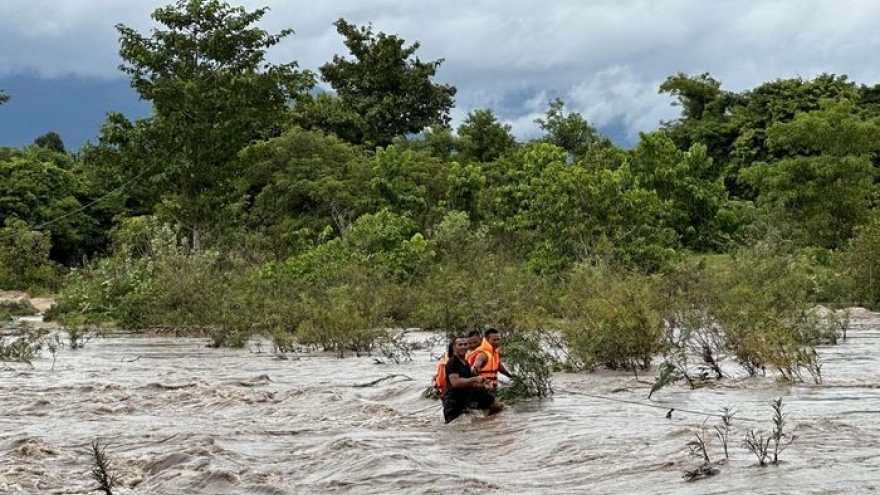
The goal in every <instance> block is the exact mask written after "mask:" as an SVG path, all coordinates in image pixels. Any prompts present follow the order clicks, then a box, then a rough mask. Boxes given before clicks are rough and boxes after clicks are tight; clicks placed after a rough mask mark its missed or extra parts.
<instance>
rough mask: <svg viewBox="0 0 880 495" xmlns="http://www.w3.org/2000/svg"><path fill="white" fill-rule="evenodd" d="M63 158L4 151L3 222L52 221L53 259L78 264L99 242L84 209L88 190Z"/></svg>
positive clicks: (0, 167)
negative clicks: (78, 260)
mask: <svg viewBox="0 0 880 495" xmlns="http://www.w3.org/2000/svg"><path fill="white" fill-rule="evenodd" d="M78 172H79V171H78V170H77V167H76V164H75V163H74V162H73V159H72V158H71V157H70V156H68V155H67V154H64V153H57V152H55V151H52V150H49V149H46V148H41V147H29V148H25V149H22V150H12V149H2V150H0V221H5V220H6V219H8V218H10V217H17V218H19V219H21V220H23V221H25V222H27V223H28V224H30V225H41V224H44V223H47V222H51V223H50V224H49V225H47V226H46V230H47V231H48V232H49V233H50V235H51V241H52V242H51V244H50V249H51V255H52V259H54V260H57V261H61V262H68V261H71V259H74V260H75V259H76V258H77V257H78V256H81V255H82V254H83V253H84V252H85V251H87V250H88V249H89V248H90V247H92V246H93V245H94V244H93V243H94V242H95V239H94V237H93V236H94V235H95V232H94V231H93V228H94V220H93V219H92V218H90V217H89V216H87V215H86V214H85V213H74V212H76V211H78V210H80V209H81V207H82V204H81V203H82V202H81V199H83V198H84V197H85V196H86V194H87V192H88V185H87V184H86V182H85V181H84V180H83V177H82V176H81V174H79V173H78Z"/></svg>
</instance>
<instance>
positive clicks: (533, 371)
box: [498, 331, 557, 404]
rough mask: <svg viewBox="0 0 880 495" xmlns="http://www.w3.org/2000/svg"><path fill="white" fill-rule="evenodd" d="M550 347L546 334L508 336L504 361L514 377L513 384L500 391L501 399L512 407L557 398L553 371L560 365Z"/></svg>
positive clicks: (515, 334) (531, 333)
mask: <svg viewBox="0 0 880 495" xmlns="http://www.w3.org/2000/svg"><path fill="white" fill-rule="evenodd" d="M546 346H547V345H546V342H545V339H544V337H543V334H542V333H541V332H538V331H520V332H512V333H507V334H505V337H504V342H503V344H502V352H503V353H504V357H503V362H504V367H505V368H507V370H508V371H510V372H511V373H512V374H513V383H511V384H510V386H508V387H504V388H502V389H500V390H499V393H498V398H499V399H501V400H502V401H504V402H505V403H508V404H509V403H512V402H516V401H519V400H522V399H530V398H543V397H550V396H552V395H553V370H554V368H555V367H556V364H557V363H556V358H555V357H554V356H553V355H552V354H550V353H549V352H548V351H547V350H546Z"/></svg>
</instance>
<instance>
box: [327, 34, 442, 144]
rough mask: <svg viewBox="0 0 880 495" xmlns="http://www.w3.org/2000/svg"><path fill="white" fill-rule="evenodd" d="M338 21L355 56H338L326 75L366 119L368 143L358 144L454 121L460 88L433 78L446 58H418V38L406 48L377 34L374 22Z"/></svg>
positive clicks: (341, 97) (346, 103)
mask: <svg viewBox="0 0 880 495" xmlns="http://www.w3.org/2000/svg"><path fill="white" fill-rule="evenodd" d="M334 25H335V26H336V30H337V32H338V33H339V34H340V35H342V36H343V37H344V38H345V40H344V42H345V46H346V47H347V48H348V50H349V52H350V53H351V55H352V56H353V57H354V58H353V59H347V58H345V57H342V56H339V55H336V56H334V57H333V60H332V61H331V62H329V63H327V64H324V65H323V66H321V77H322V78H323V80H324V81H326V82H328V83H330V85H331V86H332V87H333V89H334V90H335V91H336V94H337V95H338V96H339V100H340V102H341V103H342V105H343V106H344V107H345V108H349V109H352V110H353V111H354V113H356V114H357V115H358V116H359V117H360V118H361V119H362V121H363V141H362V142H355V144H366V145H369V146H378V147H385V146H387V145H388V144H391V142H392V140H393V139H394V138H395V137H398V136H404V135H406V134H416V133H418V132H421V131H422V130H423V129H424V128H425V127H428V126H431V125H437V124H446V123H448V122H449V115H448V114H449V109H450V108H452V105H453V102H454V96H455V87H453V86H450V85H443V84H436V83H434V82H433V81H432V78H433V77H434V75H435V74H436V73H437V69H438V68H439V67H440V64H441V63H442V62H443V60H442V59H441V60H434V61H431V62H423V61H421V60H419V59H418V57H416V58H415V59H413V56H414V55H415V53H416V51H417V50H418V49H419V46H420V44H419V43H418V42H416V43H413V44H412V45H410V46H404V40H403V39H401V38H399V37H397V36H395V35H388V34H385V33H381V32H380V33H375V34H374V33H373V29H372V26H365V27H357V26H355V25H353V24H350V23H348V22H347V21H345V20H344V19H339V20H338V21H336V22H335V23H334ZM327 130H328V131H331V132H333V129H332V128H330V129H327Z"/></svg>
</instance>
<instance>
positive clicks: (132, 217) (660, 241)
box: [0, 0, 880, 395]
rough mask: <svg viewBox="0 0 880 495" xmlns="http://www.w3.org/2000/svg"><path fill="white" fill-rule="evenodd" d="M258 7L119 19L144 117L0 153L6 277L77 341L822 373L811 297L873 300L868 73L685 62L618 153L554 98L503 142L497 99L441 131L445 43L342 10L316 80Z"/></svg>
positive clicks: (817, 300)
mask: <svg viewBox="0 0 880 495" xmlns="http://www.w3.org/2000/svg"><path fill="white" fill-rule="evenodd" d="M265 13H266V10H265V9H258V10H255V11H247V10H245V9H243V8H239V7H233V6H230V5H228V4H225V3H222V2H219V1H214V0H209V1H195V0H181V1H179V2H178V3H177V4H176V5H170V6H168V7H165V8H161V9H158V10H157V11H156V12H155V13H154V19H155V20H156V21H157V24H158V26H159V27H158V28H157V30H155V31H151V32H150V33H149V34H142V33H138V32H136V31H135V30H133V29H132V28H129V27H127V26H123V25H120V26H118V30H119V33H120V40H121V46H120V54H121V56H122V59H123V61H124V63H123V70H124V71H125V72H126V73H127V74H129V75H130V77H131V81H132V86H133V87H134V89H135V90H136V91H137V92H138V93H139V95H140V96H141V97H142V98H143V99H145V100H147V101H150V102H151V103H152V104H153V114H152V116H151V117H149V118H146V119H142V120H138V121H134V122H132V121H129V120H127V119H126V118H125V117H123V116H122V115H119V114H113V113H111V114H110V115H108V117H107V121H106V123H105V125H104V127H103V129H102V131H101V135H100V138H99V140H98V142H97V143H93V144H89V145H86V146H85V147H83V149H81V150H79V151H77V152H76V153H69V152H67V151H66V150H65V149H64V146H63V144H62V143H60V139H57V138H58V136H57V135H54V133H50V134H49V135H47V136H42V137H40V138H38V139H37V141H36V142H35V144H34V145H33V146H30V147H27V148H24V149H10V148H5V149H0V224H2V226H3V227H2V228H0V286H2V287H3V288H6V289H17V290H31V291H38V292H57V293H58V304H57V305H56V306H55V307H54V308H53V310H52V311H51V313H50V315H49V317H51V318H55V319H57V320H58V321H60V322H61V323H63V324H64V325H65V326H67V327H68V328H71V329H75V330H77V331H84V330H83V329H87V328H92V327H95V326H101V325H111V326H118V327H121V328H126V329H145V328H149V327H181V328H190V329H199V330H200V331H202V332H205V333H206V334H207V335H209V336H210V338H211V343H212V345H214V346H217V347H223V346H243V345H245V343H246V342H247V340H248V339H249V338H250V337H251V336H254V335H262V336H264V337H266V338H268V339H270V340H271V341H272V342H273V343H274V346H275V348H276V350H277V351H279V352H285V350H289V349H291V348H292V347H293V346H295V345H315V346H318V347H320V348H323V349H326V350H330V351H334V352H338V353H339V354H341V355H344V354H346V353H349V352H365V351H370V350H371V349H375V348H376V347H377V346H378V345H380V343H381V341H382V339H385V338H387V335H388V334H387V331H386V329H388V328H410V327H419V328H424V329H435V330H442V331H446V332H448V333H456V332H461V331H465V330H469V329H481V328H484V327H486V326H494V327H496V328H499V329H501V330H503V331H504V332H507V333H509V334H511V335H513V336H514V337H513V343H514V344H515V345H514V346H513V347H512V349H515V350H517V352H519V350H521V349H544V350H546V349H548V348H550V349H551V350H549V351H546V352H550V353H551V354H552V355H553V356H554V359H552V362H551V363H550V365H551V366H552V367H553V368H555V369H566V370H578V371H580V370H594V369H597V368H609V369H615V370H625V371H627V372H632V373H636V374H644V373H651V374H657V373H659V374H660V379H659V380H658V384H661V385H662V384H663V383H671V382H673V381H678V380H683V381H685V382H686V383H688V384H689V385H691V386H694V387H696V386H700V385H701V384H705V383H706V382H707V381H709V380H713V379H719V378H722V377H723V376H725V374H726V373H727V372H728V371H726V368H725V367H724V366H723V365H722V363H724V362H731V363H735V364H736V365H738V366H739V367H740V368H741V369H742V370H743V371H744V372H746V373H748V374H750V375H756V374H767V373H772V374H773V375H774V376H776V377H778V378H780V379H783V380H789V381H801V380H811V381H816V382H818V381H820V380H821V363H819V362H817V358H816V353H815V346H817V345H819V344H823V343H834V342H836V341H837V339H838V338H839V334H840V329H841V328H842V326H843V325H845V321H843V322H842V321H841V319H840V316H836V315H835V313H833V312H827V311H824V312H823V311H817V310H816V309H814V308H816V306H817V305H819V304H823V305H826V306H828V307H831V308H842V307H847V306H852V305H861V306H867V307H871V308H878V307H880V284H878V282H877V279H878V277H880V265H878V263H880V261H878V260H880V210H878V209H877V192H878V186H877V184H878V181H877V170H878V168H877V167H878V164H880V155H878V153H880V104H878V101H880V85H877V86H868V85H864V84H858V83H856V82H853V81H850V80H849V79H848V78H847V77H846V76H839V75H832V74H822V75H819V76H817V77H815V78H813V79H802V78H796V79H779V80H774V81H769V82H766V83H764V84H761V85H759V86H757V87H755V88H752V89H750V90H747V91H743V92H732V91H728V90H725V89H723V87H722V85H721V82H720V81H718V80H716V79H714V78H713V77H712V76H710V75H709V74H700V75H687V74H675V75H672V76H670V77H669V78H668V79H667V80H666V81H665V82H664V83H663V84H662V85H661V86H660V88H659V89H660V92H661V93H664V94H667V95H669V97H670V98H671V101H672V103H673V104H675V105H678V106H680V107H681V109H682V113H681V116H680V118H678V119H676V120H674V121H671V122H665V123H663V124H662V125H661V127H660V129H658V130H656V131H653V132H649V133H645V134H642V135H641V136H640V137H639V140H638V142H637V143H636V144H635V146H634V147H633V148H631V149H624V148H620V147H618V146H615V145H614V144H613V143H611V142H610V141H609V140H608V139H606V138H605V137H603V136H602V135H601V134H600V133H599V132H598V131H597V130H596V129H595V128H594V127H593V126H592V125H591V124H590V123H589V122H588V121H587V119H586V118H585V117H584V116H582V115H580V114H578V113H576V112H572V111H569V110H568V109H567V108H566V107H565V103H564V102H563V101H562V100H559V99H554V100H552V101H550V102H548V108H547V112H546V115H545V116H544V117H542V118H540V119H538V120H537V121H536V124H537V125H538V127H539V128H540V129H541V131H542V132H543V135H541V136H540V137H538V138H537V139H535V140H532V141H529V142H518V141H517V140H516V139H515V138H514V137H513V135H512V134H511V128H510V126H509V125H506V124H504V123H503V122H502V121H501V120H499V118H498V117H496V115H495V114H494V112H493V111H492V110H491V109H477V110H474V111H472V112H470V113H469V114H468V115H467V117H466V118H465V119H464V121H463V122H462V123H461V124H460V125H459V126H458V127H457V128H452V127H451V126H450V124H449V123H450V119H449V111H450V109H451V108H452V106H453V103H454V95H455V88H454V87H453V86H451V85H449V84H443V83H439V82H436V81H435V75H436V72H437V69H438V68H439V67H440V65H441V63H442V60H435V61H424V60H421V59H419V58H418V55H417V52H418V49H419V44H418V43H408V42H406V41H405V40H403V39H401V38H399V37H397V36H395V35H393V34H386V33H381V32H374V31H373V30H372V28H371V27H369V26H367V27H358V26H354V25H351V24H350V23H348V22H346V21H345V20H342V19H340V20H339V21H338V22H337V23H336V27H337V30H338V32H339V34H340V35H341V36H342V38H343V40H344V42H345V46H346V47H347V49H348V50H349V53H347V54H343V55H339V56H336V57H334V59H333V60H332V61H329V62H327V63H326V64H325V65H323V66H321V67H320V69H319V70H318V72H312V71H309V70H304V69H301V68H299V67H298V65H297V64H296V62H295V61H289V62H288V63H286V64H280V65H277V64H268V63H266V61H265V59H264V57H265V54H266V51H267V50H268V49H270V48H271V47H272V46H274V45H276V44H277V43H279V42H281V41H282V40H283V39H284V38H285V37H287V36H289V35H291V34H292V33H291V32H290V31H282V32H280V33H277V34H270V33H268V32H265V31H263V30H261V29H259V28H257V27H256V23H257V22H258V21H259V20H260V19H261V18H262V17H263V15H264V14H265ZM319 81H321V82H323V83H324V84H325V85H327V86H329V87H330V88H332V92H319V91H317V90H316V89H315V88H316V87H317V86H316V83H318V82H319ZM8 96H10V97H12V98H14V97H15V95H14V94H13V95H8ZM2 110H3V109H2V107H0V111H2ZM50 135H54V138H53V139H49V137H52V136H50ZM547 339H550V340H552V341H553V342H554V343H556V344H558V345H556V346H555V347H554V346H553V345H547V344H546V340H547ZM536 342H544V344H541V345H537V344H536ZM520 354H523V353H520ZM525 354H528V353H525ZM542 361H546V360H543V359H542ZM517 363H519V364H515V366H520V368H521V369H523V370H525V369H529V370H530V372H529V374H528V375H523V376H524V377H526V379H527V380H528V379H533V378H535V377H538V379H537V381H531V382H529V381H525V382H523V383H518V384H517V386H521V387H525V388H526V389H527V390H529V392H528V393H529V394H532V395H544V394H546V393H549V391H550V390H549V389H546V388H544V387H545V385H546V384H544V383H542V382H541V379H540V377H542V376H544V374H545V373H546V370H545V369H543V368H540V367H539V368H535V367H534V366H533V363H532V364H529V362H528V358H527V357H526V358H523V360H519V361H517ZM661 363H662V364H661ZM652 365H654V366H655V370H654V371H652V368H651V366H652ZM657 365H660V366H659V367H657ZM529 366H532V367H531V368H529ZM656 370H659V371H656Z"/></svg>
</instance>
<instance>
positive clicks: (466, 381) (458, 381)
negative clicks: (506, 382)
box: [449, 373, 483, 388]
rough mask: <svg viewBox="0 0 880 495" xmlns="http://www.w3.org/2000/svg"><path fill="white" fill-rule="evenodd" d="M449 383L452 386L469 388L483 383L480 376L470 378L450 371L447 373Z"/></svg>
mask: <svg viewBox="0 0 880 495" xmlns="http://www.w3.org/2000/svg"><path fill="white" fill-rule="evenodd" d="M449 383H450V385H452V388H469V387H475V386H477V385H479V384H480V383H483V377H482V376H472V377H470V378H462V377H461V376H459V374H458V373H450V375H449Z"/></svg>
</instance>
